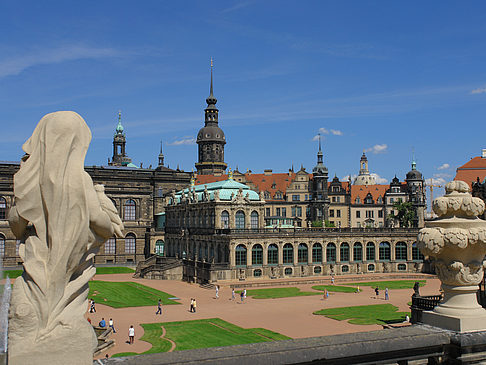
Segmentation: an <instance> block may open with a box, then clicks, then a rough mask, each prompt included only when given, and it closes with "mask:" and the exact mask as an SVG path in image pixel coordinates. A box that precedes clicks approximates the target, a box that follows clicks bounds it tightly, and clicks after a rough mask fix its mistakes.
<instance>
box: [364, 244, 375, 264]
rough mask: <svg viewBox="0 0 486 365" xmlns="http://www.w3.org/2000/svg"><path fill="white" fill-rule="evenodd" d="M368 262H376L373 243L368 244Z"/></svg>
mask: <svg viewBox="0 0 486 365" xmlns="http://www.w3.org/2000/svg"><path fill="white" fill-rule="evenodd" d="M366 261H375V244H374V243H373V242H368V243H367V244H366Z"/></svg>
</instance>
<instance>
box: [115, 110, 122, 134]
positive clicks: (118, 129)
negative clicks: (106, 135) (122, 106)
mask: <svg viewBox="0 0 486 365" xmlns="http://www.w3.org/2000/svg"><path fill="white" fill-rule="evenodd" d="M116 133H118V134H121V133H123V126H122V124H121V112H118V125H117V126H116Z"/></svg>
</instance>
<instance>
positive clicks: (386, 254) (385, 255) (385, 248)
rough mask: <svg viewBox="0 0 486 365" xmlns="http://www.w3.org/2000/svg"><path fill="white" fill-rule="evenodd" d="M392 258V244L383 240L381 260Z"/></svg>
mask: <svg viewBox="0 0 486 365" xmlns="http://www.w3.org/2000/svg"><path fill="white" fill-rule="evenodd" d="M390 258H391V254H390V244H389V243H388V242H381V243H380V252H379V259H380V261H390Z"/></svg>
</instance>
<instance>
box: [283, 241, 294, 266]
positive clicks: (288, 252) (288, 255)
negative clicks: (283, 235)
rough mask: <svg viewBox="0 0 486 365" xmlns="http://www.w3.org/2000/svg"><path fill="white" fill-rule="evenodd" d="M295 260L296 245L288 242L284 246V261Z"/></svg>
mask: <svg viewBox="0 0 486 365" xmlns="http://www.w3.org/2000/svg"><path fill="white" fill-rule="evenodd" d="M293 262H294V247H293V246H292V245H291V244H290V243H286V244H285V246H284V247H283V263H284V264H292V263H293Z"/></svg>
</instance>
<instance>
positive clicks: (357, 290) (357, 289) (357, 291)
mask: <svg viewBox="0 0 486 365" xmlns="http://www.w3.org/2000/svg"><path fill="white" fill-rule="evenodd" d="M356 293H359V285H358V287H357V288H356Z"/></svg>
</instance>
